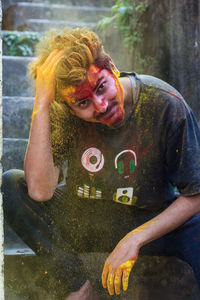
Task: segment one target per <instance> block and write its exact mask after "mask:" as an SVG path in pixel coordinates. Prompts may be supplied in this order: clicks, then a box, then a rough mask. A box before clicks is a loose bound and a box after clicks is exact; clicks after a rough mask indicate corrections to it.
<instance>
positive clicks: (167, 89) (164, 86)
mask: <svg viewBox="0 0 200 300" xmlns="http://www.w3.org/2000/svg"><path fill="white" fill-rule="evenodd" d="M136 77H137V79H138V80H140V81H141V83H142V84H143V85H144V86H146V87H148V88H154V89H156V90H159V91H160V92H163V93H169V94H170V95H172V96H174V97H177V98H179V99H183V97H182V95H181V94H180V93H179V92H178V91H177V90H176V89H175V88H174V87H173V86H171V85H170V84H169V83H167V82H165V81H164V80H162V79H159V78H157V77H154V76H151V75H146V74H141V75H140V74H137V75H136Z"/></svg>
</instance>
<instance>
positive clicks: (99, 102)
mask: <svg viewBox="0 0 200 300" xmlns="http://www.w3.org/2000/svg"><path fill="white" fill-rule="evenodd" d="M93 105H94V107H95V110H96V111H97V112H100V113H104V112H105V111H106V110H107V107H108V101H107V100H106V99H105V98H104V97H101V96H96V97H95V96H94V97H93Z"/></svg>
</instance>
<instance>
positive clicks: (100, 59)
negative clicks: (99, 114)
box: [29, 27, 112, 91]
mask: <svg viewBox="0 0 200 300" xmlns="http://www.w3.org/2000/svg"><path fill="white" fill-rule="evenodd" d="M54 49H59V50H61V49H64V57H63V58H62V59H61V60H60V62H59V63H58V66H57V68H56V71H55V79H56V90H57V91H58V90H61V89H63V88H66V87H67V86H68V85H79V84H81V83H82V82H83V81H84V80H85V77H86V73H87V70H88V68H89V66H90V65H91V64H93V63H94V64H96V65H97V66H99V67H101V68H106V69H108V70H110V71H111V72H112V67H111V64H110V61H111V58H110V57H109V56H108V55H107V54H106V53H105V52H104V51H103V47H102V44H101V41H100V39H99V37H98V36H97V35H96V34H95V33H94V32H92V31H89V30H88V29H87V28H86V27H84V28H76V29H70V28H64V29H63V30H62V31H58V30H56V29H53V30H51V31H50V32H49V33H48V34H47V35H46V36H45V37H44V38H43V40H42V41H41V42H40V43H38V44H37V46H36V51H35V53H36V56H37V57H38V59H36V60H35V61H33V62H31V63H30V64H29V70H30V74H31V77H32V78H34V79H35V78H36V73H37V67H38V66H40V65H42V64H43V63H44V61H45V60H46V59H47V57H48V55H49V54H50V53H51V52H52V51H53V50H54Z"/></svg>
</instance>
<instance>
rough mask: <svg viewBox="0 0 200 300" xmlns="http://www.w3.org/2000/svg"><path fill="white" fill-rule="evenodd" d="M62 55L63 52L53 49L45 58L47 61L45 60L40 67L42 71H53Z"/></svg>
mask: <svg viewBox="0 0 200 300" xmlns="http://www.w3.org/2000/svg"><path fill="white" fill-rule="evenodd" d="M63 53H64V50H58V49H55V50H53V51H52V52H51V53H50V54H49V56H48V57H47V59H46V60H45V62H44V63H43V65H42V67H41V68H42V70H46V69H49V71H52V69H53V71H54V70H55V68H56V66H57V64H58V62H59V61H60V59H61V57H62V55H63Z"/></svg>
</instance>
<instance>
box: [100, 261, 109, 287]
mask: <svg viewBox="0 0 200 300" xmlns="http://www.w3.org/2000/svg"><path fill="white" fill-rule="evenodd" d="M107 277H108V265H107V263H105V265H104V268H103V272H102V276H101V280H102V285H103V287H104V289H105V288H107Z"/></svg>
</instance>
